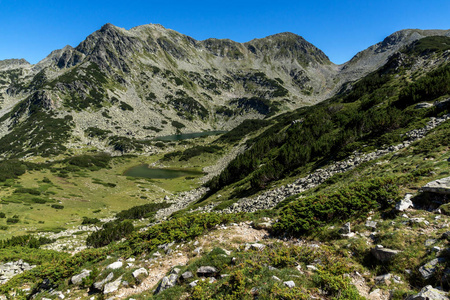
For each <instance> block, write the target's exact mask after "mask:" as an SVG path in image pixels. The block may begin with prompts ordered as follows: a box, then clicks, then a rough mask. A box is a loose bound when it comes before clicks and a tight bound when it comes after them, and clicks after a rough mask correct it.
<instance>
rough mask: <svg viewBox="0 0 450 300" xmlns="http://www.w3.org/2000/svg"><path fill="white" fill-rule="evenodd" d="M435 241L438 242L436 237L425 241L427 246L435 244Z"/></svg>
mask: <svg viewBox="0 0 450 300" xmlns="http://www.w3.org/2000/svg"><path fill="white" fill-rule="evenodd" d="M434 243H436V240H435V239H428V240H426V241H425V246H426V247H430V246H431V245H433V244H434Z"/></svg>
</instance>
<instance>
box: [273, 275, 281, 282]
mask: <svg viewBox="0 0 450 300" xmlns="http://www.w3.org/2000/svg"><path fill="white" fill-rule="evenodd" d="M272 279H273V280H275V281H281V279H280V278H278V277H277V276H275V275H272Z"/></svg>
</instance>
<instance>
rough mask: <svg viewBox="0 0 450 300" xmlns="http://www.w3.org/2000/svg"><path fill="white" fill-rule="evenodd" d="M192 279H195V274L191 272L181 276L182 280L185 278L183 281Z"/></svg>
mask: <svg viewBox="0 0 450 300" xmlns="http://www.w3.org/2000/svg"><path fill="white" fill-rule="evenodd" d="M192 277H194V274H192V272H189V271H187V272H184V273H183V274H181V278H183V280H187V279H189V278H192Z"/></svg>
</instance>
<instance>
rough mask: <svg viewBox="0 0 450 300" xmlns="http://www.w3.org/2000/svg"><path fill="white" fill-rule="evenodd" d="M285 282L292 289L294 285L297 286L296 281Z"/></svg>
mask: <svg viewBox="0 0 450 300" xmlns="http://www.w3.org/2000/svg"><path fill="white" fill-rule="evenodd" d="M283 284H284V285H285V286H287V287H288V288H290V289H292V288H293V287H295V282H293V281H292V280H289V281H285V282H283Z"/></svg>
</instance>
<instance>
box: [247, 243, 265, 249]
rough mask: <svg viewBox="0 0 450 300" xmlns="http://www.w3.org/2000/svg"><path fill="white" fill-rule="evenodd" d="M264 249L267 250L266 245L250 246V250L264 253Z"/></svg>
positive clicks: (256, 244)
mask: <svg viewBox="0 0 450 300" xmlns="http://www.w3.org/2000/svg"><path fill="white" fill-rule="evenodd" d="M264 248H266V245H264V244H260V243H254V244H251V245H250V249H253V250H258V251H262V250H263V249H264Z"/></svg>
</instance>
